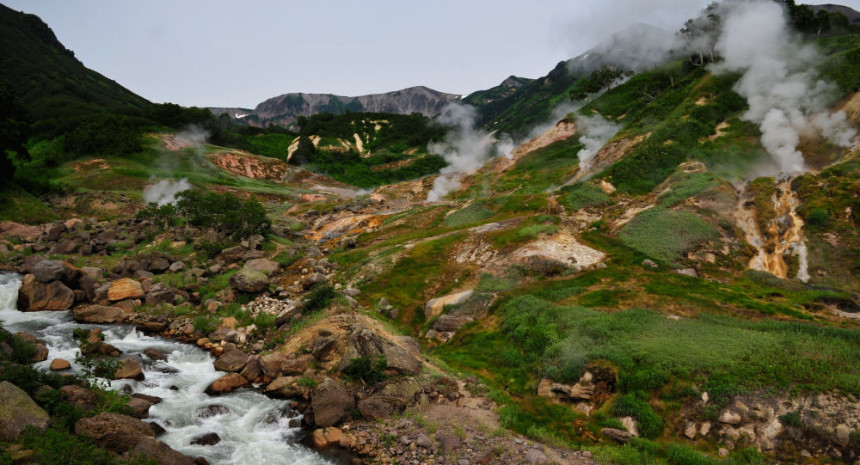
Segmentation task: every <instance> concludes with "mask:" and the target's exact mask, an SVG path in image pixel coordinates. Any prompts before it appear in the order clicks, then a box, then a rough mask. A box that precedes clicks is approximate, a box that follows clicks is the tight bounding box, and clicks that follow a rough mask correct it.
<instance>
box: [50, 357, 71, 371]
mask: <svg viewBox="0 0 860 465" xmlns="http://www.w3.org/2000/svg"><path fill="white" fill-rule="evenodd" d="M71 367H72V364H71V363H69V361H68V360H63V359H61V358H55V359H54V360H51V371H60V370H68V369H69V368H71Z"/></svg>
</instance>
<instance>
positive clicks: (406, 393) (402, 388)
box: [358, 378, 424, 421]
mask: <svg viewBox="0 0 860 465" xmlns="http://www.w3.org/2000/svg"><path fill="white" fill-rule="evenodd" d="M423 392H424V388H423V387H421V384H419V383H418V382H417V381H415V380H414V379H410V378H400V379H397V380H392V381H389V382H388V383H386V384H385V386H383V387H382V389H380V390H379V391H377V392H375V393H374V394H372V395H370V396H368V397H365V398H363V399H362V400H361V401H359V403H358V411H359V412H361V415H362V416H363V417H364V418H365V419H367V420H371V421H373V420H380V419H383V418H387V417H390V416H391V415H393V414H394V413H395V412H402V411H403V410H405V409H406V408H408V407H411V406H413V405H415V404H416V403H417V402H418V398H419V395H420V394H421V393H423Z"/></svg>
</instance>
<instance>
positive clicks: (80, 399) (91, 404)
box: [60, 384, 100, 411]
mask: <svg viewBox="0 0 860 465" xmlns="http://www.w3.org/2000/svg"><path fill="white" fill-rule="evenodd" d="M60 394H62V395H63V397H65V398H66V400H67V401H68V402H69V403H70V404H72V405H74V406H76V407H80V408H81V409H83V410H84V411H89V410H92V409H93V408H95V404H96V402H97V401H98V400H99V399H100V398H99V395H98V393H97V392H95V391H91V390H89V389H87V388H83V387H80V386H75V385H74V384H70V385H68V386H63V387H62V388H60Z"/></svg>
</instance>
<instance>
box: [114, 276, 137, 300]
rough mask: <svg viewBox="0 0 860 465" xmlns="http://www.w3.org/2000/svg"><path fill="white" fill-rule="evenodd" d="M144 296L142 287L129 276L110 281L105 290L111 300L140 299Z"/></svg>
mask: <svg viewBox="0 0 860 465" xmlns="http://www.w3.org/2000/svg"><path fill="white" fill-rule="evenodd" d="M144 296H145V294H144V292H143V287H141V285H140V283H139V282H137V281H135V280H133V279H131V278H122V279H118V280H116V281H114V282H112V283H111V285H110V288H109V289H108V292H107V298H108V300H110V301H111V302H117V301H120V300H126V299H140V298H142V297H144Z"/></svg>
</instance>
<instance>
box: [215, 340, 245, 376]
mask: <svg viewBox="0 0 860 465" xmlns="http://www.w3.org/2000/svg"><path fill="white" fill-rule="evenodd" d="M246 363H248V354H246V353H245V352H242V351H241V350H239V349H237V348H235V346H234V347H233V348H232V349H231V350H225V351H224V353H223V354H221V356H220V357H218V359H217V360H215V369H216V370H220V371H227V372H239V371H242V368H245V364H246Z"/></svg>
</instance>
